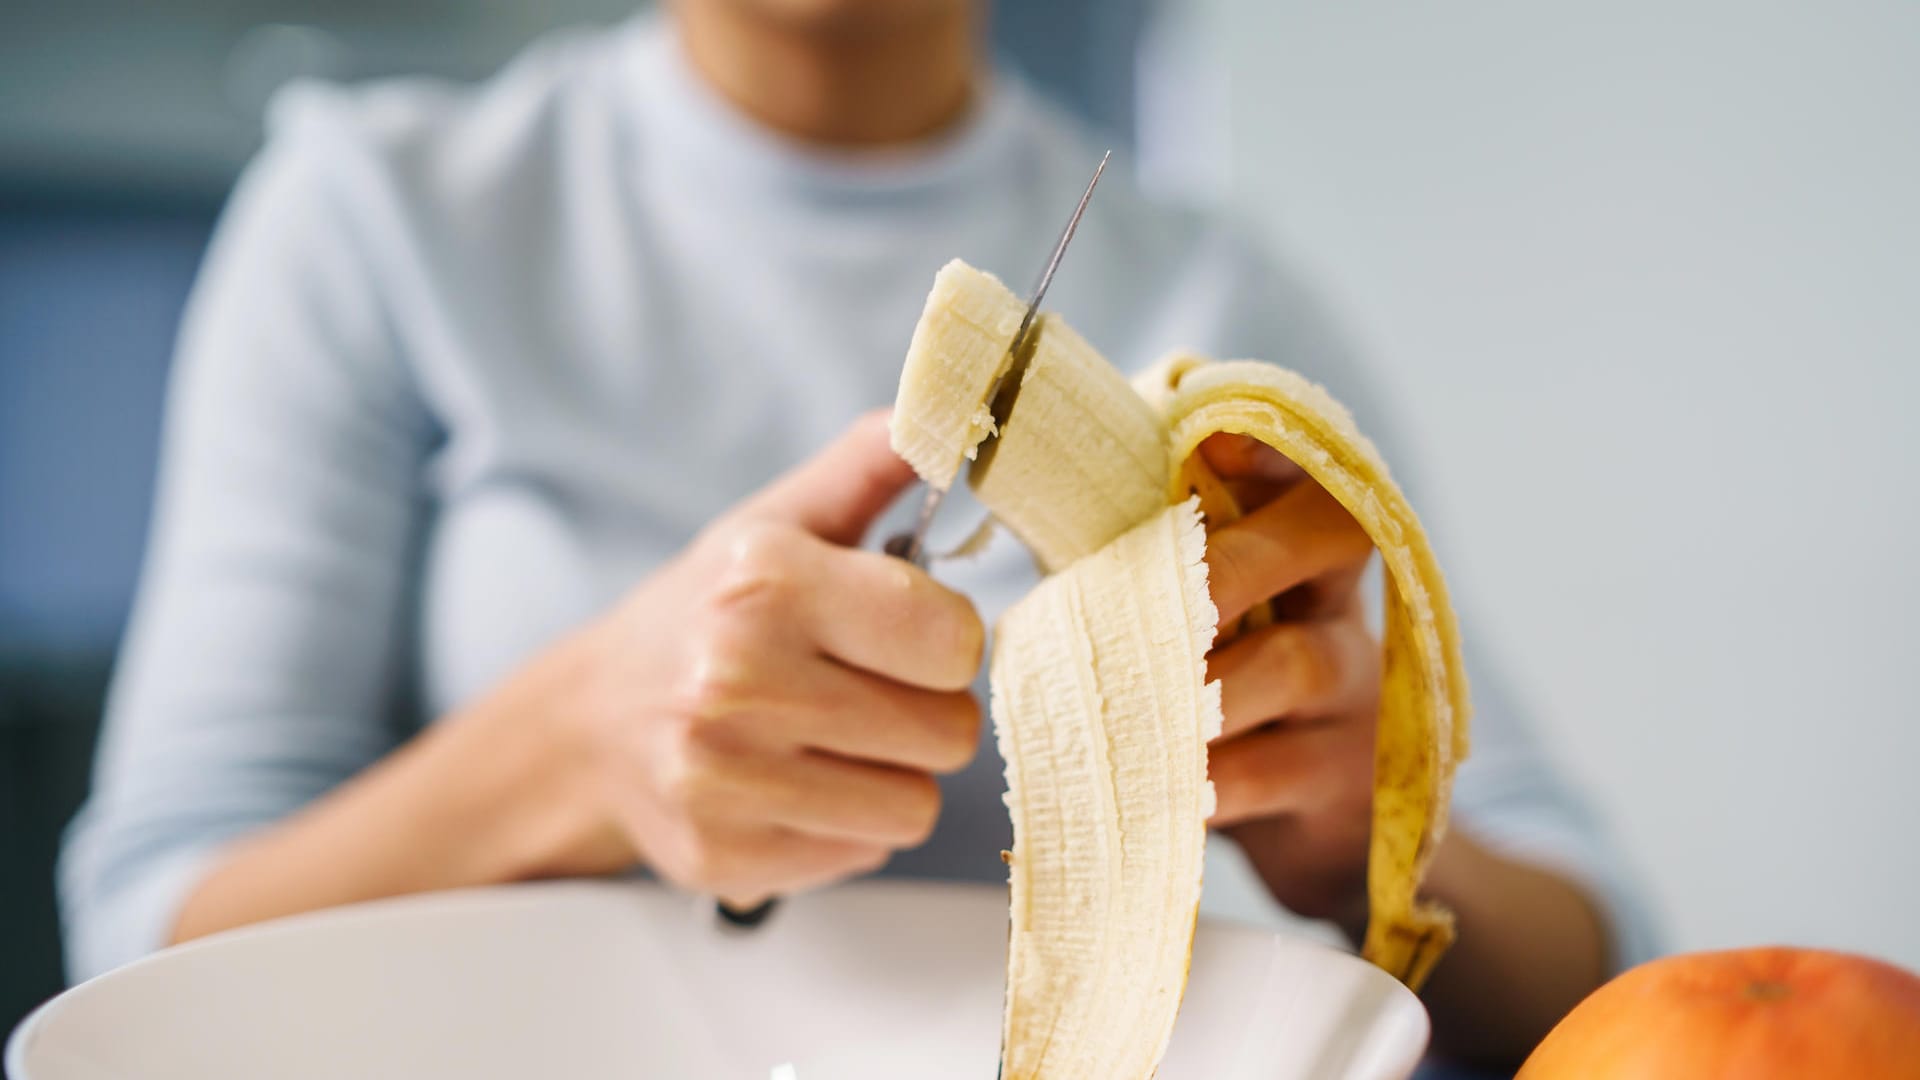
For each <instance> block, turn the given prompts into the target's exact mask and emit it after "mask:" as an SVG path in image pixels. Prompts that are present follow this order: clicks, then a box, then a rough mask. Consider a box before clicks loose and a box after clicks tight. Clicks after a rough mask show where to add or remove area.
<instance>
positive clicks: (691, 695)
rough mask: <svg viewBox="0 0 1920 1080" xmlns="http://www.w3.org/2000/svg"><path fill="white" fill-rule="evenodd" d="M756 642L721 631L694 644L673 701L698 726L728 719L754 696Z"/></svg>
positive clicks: (712, 633)
mask: <svg viewBox="0 0 1920 1080" xmlns="http://www.w3.org/2000/svg"><path fill="white" fill-rule="evenodd" d="M753 652H754V649H753V645H752V642H751V640H750V637H749V635H747V634H744V633H738V632H732V631H727V630H724V629H723V630H718V631H714V632H710V633H708V634H707V635H706V637H705V639H704V640H703V641H701V642H700V643H699V644H697V645H695V646H694V648H693V650H692V655H691V657H689V659H688V661H687V663H686V666H685V667H684V669H683V670H682V673H681V677H680V680H679V683H678V685H677V687H676V688H675V690H674V695H673V696H674V700H675V702H676V704H677V705H678V706H679V708H678V712H679V713H680V714H681V715H683V716H685V717H686V718H687V719H689V720H691V721H693V722H694V723H695V724H697V725H706V724H711V723H713V722H717V721H721V720H725V719H728V718H730V717H732V716H735V715H737V714H738V713H740V712H741V711H742V710H743V709H745V708H747V707H748V706H749V704H750V703H751V701H752V700H753V696H754V674H753V673H754V671H755V665H754V663H753Z"/></svg>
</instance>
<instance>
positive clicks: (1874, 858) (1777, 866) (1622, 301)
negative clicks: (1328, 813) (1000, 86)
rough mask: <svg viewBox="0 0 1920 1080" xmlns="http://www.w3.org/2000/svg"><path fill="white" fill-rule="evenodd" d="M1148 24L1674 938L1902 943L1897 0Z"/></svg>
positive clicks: (1919, 592) (1914, 829)
mask: <svg viewBox="0 0 1920 1080" xmlns="http://www.w3.org/2000/svg"><path fill="white" fill-rule="evenodd" d="M1184 10H1185V12H1186V13H1187V14H1186V17H1188V18H1192V19H1194V20H1195V22H1194V23H1193V24H1192V26H1191V27H1190V28H1189V29H1194V28H1197V30H1195V35H1194V38H1193V39H1194V40H1199V41H1201V42H1203V43H1204V46H1205V48H1204V51H1205V53H1206V55H1207V56H1208V57H1210V58H1211V60H1212V61H1213V63H1214V64H1217V65H1218V67H1217V68H1215V69H1214V70H1215V71H1216V72H1217V73H1218V77H1221V78H1224V79H1225V80H1226V90H1227V92H1226V93H1225V94H1224V95H1222V96H1223V97H1224V98H1225V100H1227V101H1228V102H1229V103H1230V106H1231V108H1230V111H1229V113H1228V122H1227V125H1226V137H1225V141H1226V142H1227V144H1228V145H1230V148H1231V152H1230V154H1229V155H1228V157H1229V159H1230V160H1229V162H1228V164H1229V165H1230V169H1229V171H1228V174H1227V177H1226V178H1227V180H1228V181H1229V184H1230V190H1231V192H1232V197H1233V198H1234V199H1235V201H1236V202H1238V203H1239V204H1240V205H1241V206H1243V207H1244V208H1246V209H1248V210H1250V211H1252V212H1253V213H1254V214H1255V215H1256V216H1257V218H1258V219H1259V221H1260V222H1261V223H1263V224H1264V225H1266V226H1270V227H1271V230H1272V233H1273V235H1274V236H1275V238H1276V239H1277V240H1278V241H1279V242H1280V243H1281V244H1282V245H1283V246H1284V247H1285V248H1286V249H1287V250H1289V251H1290V252H1291V253H1292V254H1293V255H1294V257H1295V258H1296V259H1297V260H1298V261H1300V262H1301V263H1302V264H1304V266H1305V267H1306V268H1307V269H1308V270H1309V271H1310V272H1312V274H1313V275H1314V276H1315V277H1316V278H1317V279H1318V280H1319V282H1320V283H1321V284H1322V285H1323V286H1324V288H1325V291H1326V293H1327V294H1328V296H1329V297H1330V299H1331V300H1332V301H1333V303H1334V304H1335V306H1336V307H1337V308H1338V309H1339V310H1340V311H1341V312H1342V314H1343V315H1344V316H1345V317H1346V318H1347V320H1348V322H1349V323H1350V325H1351V326H1352V327H1353V328H1354V330H1355V332H1356V334H1357V336H1358V338H1359V340H1360V341H1361V343H1362V344H1363V346H1364V347H1365V348H1366V349H1367V350H1368V351H1369V352H1370V353H1371V354H1372V355H1373V357H1374V358H1375V359H1377V360H1378V361H1379V363H1380V365H1381V367H1382V369H1383V370H1384V371H1386V372H1388V373H1390V374H1391V377H1392V380H1393V387H1394V393H1393V402H1392V403H1393V405H1395V406H1396V412H1397V416H1398V418H1400V419H1402V420H1404V421H1405V422H1406V426H1407V427H1409V428H1410V429H1411V430H1410V431H1409V432H1408V434H1409V436H1410V438H1409V440H1407V441H1409V442H1411V444H1412V445H1414V446H1417V447H1419V448H1420V449H1421V451H1422V453H1423V455H1424V458H1425V460H1424V461H1423V462H1422V463H1421V464H1420V467H1419V472H1420V474H1421V476H1422V478H1423V480H1425V481H1427V495H1428V500H1427V501H1428V503H1429V505H1428V506H1427V507H1426V513H1427V514H1428V516H1429V517H1430V519H1432V521H1433V523H1434V524H1435V525H1436V526H1437V527H1438V529H1439V531H1440V533H1441V540H1442V544H1443V555H1444V556H1446V557H1447V562H1448V565H1449V568H1450V571H1451V574H1452V576H1453V578H1454V579H1455V580H1456V582H1457V584H1458V585H1459V587H1460V591H1461V593H1462V594H1463V595H1464V596H1465V597H1466V598H1467V600H1468V603H1469V604H1470V606H1471V608H1472V615H1473V617H1474V621H1473V623H1472V625H1471V626H1470V627H1469V631H1470V632H1472V633H1477V634H1480V635H1485V636H1487V637H1490V638H1492V639H1494V640H1495V641H1496V642H1497V648H1498V650H1499V651H1500V652H1501V653H1502V654H1503V657H1504V659H1505V661H1506V666H1507V668H1508V669H1509V671H1510V674H1511V676H1512V678H1513V680H1514V681H1515V682H1516V683H1517V685H1518V686H1519V688H1520V689H1521V690H1522V691H1523V696H1524V697H1525V698H1527V699H1528V700H1529V702H1530V703H1531V704H1532V705H1534V706H1535V707H1536V708H1537V710H1538V712H1539V715H1540V719H1541V723H1542V724H1543V725H1544V726H1545V727H1546V728H1548V729H1549V730H1550V734H1551V740H1552V743H1553V745H1554V749H1555V752H1556V754H1557V756H1558V757H1559V758H1561V759H1562V760H1563V761H1564V762H1565V763H1566V764H1567V766H1568V767H1569V769H1570V770H1571V771H1572V772H1573V773H1574V774H1575V776H1576V777H1577V778H1578V779H1579V780H1580V781H1581V782H1582V783H1583V784H1585V785H1586V786H1587V787H1588V789H1589V790H1590V791H1591V792H1592V793H1593V794H1594V795H1595V796H1596V798H1597V800H1598V802H1599V803H1600V804H1601V806H1602V808H1603V810H1604V811H1605V812H1606V813H1607V814H1608V815H1609V816H1610V817H1611V819H1612V821H1613V823H1614V826H1615V829H1616V831H1617V832H1618V834H1619V835H1620V837H1621V839H1622V841H1623V842H1624V844H1625V846H1626V847H1627V848H1628V849H1629V850H1630V851H1631V853H1632V854H1633V855H1634V857H1635V859H1636V860H1637V862H1638V863H1639V865H1640V867H1641V868H1642V870H1643V871H1644V873H1645V875H1646V877H1647V879H1648V880H1649V882H1650V883H1651V884H1652V886H1653V888H1654V890H1655V894H1656V900H1657V902H1658V904H1659V906H1660V908H1661V909H1662V911H1663V913H1664V915H1665V916H1666V922H1667V928H1668V930H1669V932H1670V935H1671V941H1672V943H1673V944H1675V945H1676V946H1679V947H1684V948H1697V947H1711V946H1723V945H1731V944H1743V943H1757V942H1770V941H1788V942H1799V943H1811V944H1824V945H1831V946H1839V947H1846V948H1852V949H1856V950H1861V951H1866V952H1871V953H1876V954H1879V955H1882V956H1886V957H1889V958H1892V959H1894V960H1896V961H1898V962H1901V963H1904V964H1905V965H1907V966H1909V967H1914V968H1920V920H1917V919H1916V918H1915V916H1916V915H1917V914H1920V705H1916V703H1915V695H1916V687H1917V686H1920V628H1916V620H1920V568H1917V567H1916V565H1915V562H1914V558H1913V555H1914V553H1915V551H1916V550H1917V549H1920V495H1917V494H1916V491H1915V488H1916V485H1920V434H1917V431H1920V424H1917V423H1916V421H1915V419H1914V418H1913V413H1914V411H1915V410H1916V409H1920V4H1916V3H1912V2H1911V0H1888V2H1884V3H1878V4H1874V3H1864V2H1830V0H1822V2H1820V3H1812V2H1805V0H1803V2H1799V3H1776V2H1760V3H1756V2H1745V0H1725V2H1720V3H1706V2H1684V3H1676V2H1671V0H1614V2H1611V3H1607V4H1597V3H1596V4H1584V5H1569V4H1551V3H1539V2H1528V0H1510V2H1504V3H1495V2H1480V0H1452V2H1449V3H1444V4H1435V3H1389V2H1385V0H1341V2H1338V3H1328V2H1325V0H1284V2H1278V3H1276V2H1273V0H1204V2H1203V3H1200V4H1198V5H1195V6H1192V7H1189V8H1186V9H1184ZM1192 96H1193V97H1194V98H1195V99H1196V100H1206V99H1207V98H1208V97H1209V96H1210V95H1209V94H1207V93H1205V92H1195V93H1194V94H1193V95H1192ZM1206 127H1207V125H1206V123H1205V122H1204V118H1201V119H1199V120H1196V130H1197V131H1198V134H1197V135H1196V137H1198V138H1203V139H1204V138H1205V137H1206V134H1205V130H1204V129H1205V128H1206ZM1216 134H1217V133H1216Z"/></svg>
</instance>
